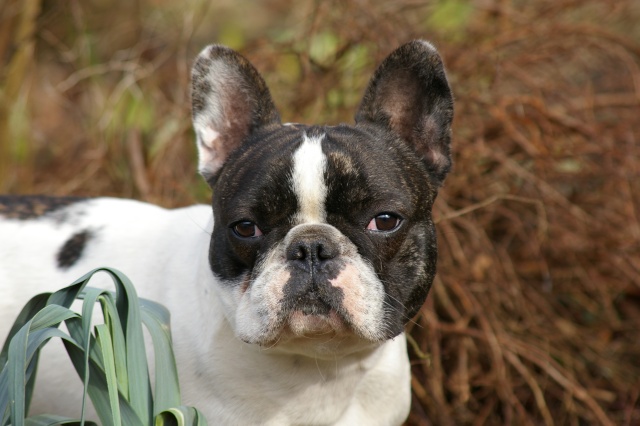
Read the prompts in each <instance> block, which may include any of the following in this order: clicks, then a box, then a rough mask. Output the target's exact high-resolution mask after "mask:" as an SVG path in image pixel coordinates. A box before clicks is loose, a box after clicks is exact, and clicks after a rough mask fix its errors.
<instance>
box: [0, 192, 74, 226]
mask: <svg viewBox="0 0 640 426" xmlns="http://www.w3.org/2000/svg"><path fill="white" fill-rule="evenodd" d="M83 200H85V198H82V197H49V196H46V195H24V196H21V195H0V216H2V217H4V218H7V219H20V220H27V219H36V218H38V217H40V216H44V215H46V214H48V213H51V212H53V211H56V210H58V209H61V208H64V207H67V206H69V205H71V204H74V203H77V202H79V201H83Z"/></svg>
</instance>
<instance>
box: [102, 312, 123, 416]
mask: <svg viewBox="0 0 640 426" xmlns="http://www.w3.org/2000/svg"><path fill="white" fill-rule="evenodd" d="M96 337H97V339H98V344H99V345H100V348H101V349H102V357H103V360H104V366H105V371H104V372H105V377H106V379H107V389H108V392H109V403H110V405H111V417H112V418H113V424H114V426H120V403H119V401H118V381H117V379H116V366H115V361H114V359H113V346H112V345H113V343H112V341H111V333H109V327H107V325H105V324H98V325H97V326H96Z"/></svg>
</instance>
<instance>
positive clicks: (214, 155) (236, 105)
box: [191, 45, 280, 181]
mask: <svg viewBox="0 0 640 426" xmlns="http://www.w3.org/2000/svg"><path fill="white" fill-rule="evenodd" d="M191 102H192V115H193V127H194V130H195V133H196V140H197V142H196V143H197V145H198V157H199V161H198V170H199V172H200V174H201V175H202V176H203V177H204V178H205V179H206V180H207V181H209V180H210V179H211V178H212V177H213V175H214V174H215V173H216V172H217V171H218V170H220V168H221V167H222V165H223V164H224V162H225V161H226V159H227V157H228V156H229V154H230V153H231V152H232V151H234V150H235V149H236V148H238V147H239V146H240V145H241V144H242V142H243V141H244V140H245V139H246V138H247V137H248V136H249V135H250V134H251V133H252V132H253V131H255V130H256V129H258V128H261V127H264V126H268V125H271V124H278V123H280V115H279V114H278V111H277V110H276V107H275V105H274V103H273V100H272V99H271V94H270V93H269V89H268V88H267V85H266V84H265V82H264V80H263V79H262V77H261V76H260V74H259V73H258V71H257V70H256V69H255V68H254V67H253V65H251V64H250V63H249V61H247V60H246V59H245V58H244V57H242V56H241V55H240V54H238V53H236V52H235V51H233V50H231V49H229V48H227V47H224V46H219V45H211V46H207V47H206V48H205V49H204V50H203V51H202V52H200V54H199V55H198V57H197V58H196V60H195V63H194V65H193V69H192V71H191Z"/></svg>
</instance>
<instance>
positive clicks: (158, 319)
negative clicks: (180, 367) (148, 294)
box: [141, 301, 180, 416]
mask: <svg viewBox="0 0 640 426" xmlns="http://www.w3.org/2000/svg"><path fill="white" fill-rule="evenodd" d="M142 303H143V305H142V310H141V313H142V321H143V322H144V325H145V326H146V327H147V330H148V331H149V334H150V335H151V339H152V341H153V347H154V351H153V352H154V356H155V379H156V384H155V395H154V397H155V398H154V404H153V414H154V416H155V415H157V414H158V413H160V412H162V411H164V410H167V409H169V408H171V407H176V406H178V405H180V385H179V382H178V371H177V369H176V361H175V357H174V355H173V348H172V346H171V331H170V328H169V311H167V309H166V308H165V307H164V306H161V305H159V304H157V303H153V302H149V301H144V302H142Z"/></svg>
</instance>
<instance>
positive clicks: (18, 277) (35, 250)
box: [0, 143, 411, 425]
mask: <svg viewBox="0 0 640 426" xmlns="http://www.w3.org/2000/svg"><path fill="white" fill-rule="evenodd" d="M311 145H313V144H312V143H311ZM312 148H313V147H312ZM316 152H317V151H316ZM0 219H1V218H0ZM87 229H89V230H93V231H94V233H95V238H94V239H90V240H89V241H88V243H87V246H86V249H85V251H84V252H83V254H82V256H81V257H80V259H79V261H78V262H77V263H76V264H74V265H73V266H71V267H70V268H68V269H60V268H59V267H58V266H57V265H56V261H55V256H56V253H57V252H58V250H59V249H60V247H61V246H62V244H63V243H64V242H65V241H66V240H67V239H68V238H69V237H71V236H72V235H74V234H75V233H77V232H80V231H83V230H87ZM212 229H213V222H212V219H211V211H210V208H209V207H207V206H193V207H188V208H183V209H177V210H165V209H162V208H159V207H155V206H151V205H148V204H144V203H140V202H135V201H125V200H116V199H108V198H101V199H94V200H90V201H85V202H81V203H77V204H74V205H71V206H70V207H68V208H66V209H64V210H58V211H56V212H55V214H53V215H49V216H45V217H40V218H37V219H30V220H15V219H1V220H0V236H1V237H0V335H6V333H7V332H8V330H9V328H10V326H11V324H12V322H13V319H14V318H15V316H16V315H17V314H18V312H19V310H20V309H21V307H22V306H23V305H24V304H25V303H26V302H27V300H28V299H29V298H30V297H32V296H33V295H35V294H37V293H40V292H43V291H52V290H56V289H58V288H61V287H63V286H65V285H68V284H70V283H71V282H72V281H73V280H74V279H76V278H78V277H79V276H81V275H82V274H84V273H86V272H87V271H89V270H90V269H92V268H95V267H98V266H111V267H115V268H118V269H120V270H121V271H123V272H124V273H126V274H127V275H128V276H129V277H130V278H131V280H132V281H133V283H134V284H135V285H136V288H137V290H138V292H139V294H140V295H141V296H142V297H145V298H148V299H152V300H155V301H157V302H160V303H163V304H165V305H166V306H167V307H168V308H169V309H170V311H171V315H172V317H171V318H172V331H173V338H174V344H175V351H176V357H177V360H178V366H179V373H180V383H181V388H182V393H183V402H184V403H185V404H188V405H194V406H197V407H198V408H199V409H200V410H201V411H202V412H203V413H204V414H205V416H206V417H207V419H208V422H209V424H211V425H249V424H264V425H293V424H305V425H320V424H323V425H327V424H336V425H393V424H400V423H401V422H402V421H403V420H404V419H405V418H406V416H407V414H408V412H409V405H410V400H411V395H410V369H409V363H408V358H407V354H406V342H405V338H404V336H403V335H401V336H399V337H397V338H395V339H394V340H390V341H387V342H384V343H382V344H380V345H378V346H371V347H366V348H362V349H361V350H358V351H355V352H351V353H345V354H344V355H343V356H338V355H337V352H334V356H333V357H331V356H326V357H323V358H313V357H308V356H304V355H300V354H293V353H289V352H287V351H283V350H278V349H277V348H273V349H268V348H263V347H260V346H258V345H252V344H247V343H244V342H243V341H241V340H240V339H238V337H237V334H236V332H235V331H234V327H235V326H236V325H237V324H234V321H229V320H228V318H227V316H225V315H224V312H225V308H224V305H225V304H228V303H233V301H231V300H229V294H228V292H226V291H222V290H223V289H224V288H227V287H225V284H222V283H220V282H218V281H217V280H216V278H215V277H214V276H213V274H212V273H211V270H210V267H209V264H208V259H207V255H208V247H209V241H210V234H211V231H212ZM278 273H282V272H278V271H277V270H275V269H274V270H273V272H272V275H273V277H275V279H276V280H281V279H282V277H280V278H278V275H277V274H278ZM94 285H95V283H94ZM362 290H364V288H362V289H361V290H359V291H362ZM354 291H356V290H354ZM264 294H265V295H266V296H267V297H269V295H268V293H264ZM355 299H357V296H356V295H354V298H353V300H355ZM225 300H226V301H225ZM58 346H59V345H58ZM53 349H54V350H53V351H51V352H48V354H46V355H45V356H43V359H42V364H41V366H40V368H41V371H42V373H43V374H41V375H40V376H39V383H38V385H37V387H36V393H35V396H34V403H33V408H34V411H33V412H32V413H31V414H37V413H42V412H53V413H57V414H69V415H73V416H77V415H78V414H79V410H80V408H79V407H80V405H79V401H80V389H79V387H78V388H71V387H70V386H68V384H69V375H70V374H71V375H74V374H75V373H73V372H71V367H70V363H69V361H67V360H66V355H64V354H63V353H62V351H61V350H57V351H56V350H55V349H56V348H53ZM58 349H59V348H58ZM52 366H53V367H52ZM65 366H66V368H65Z"/></svg>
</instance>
